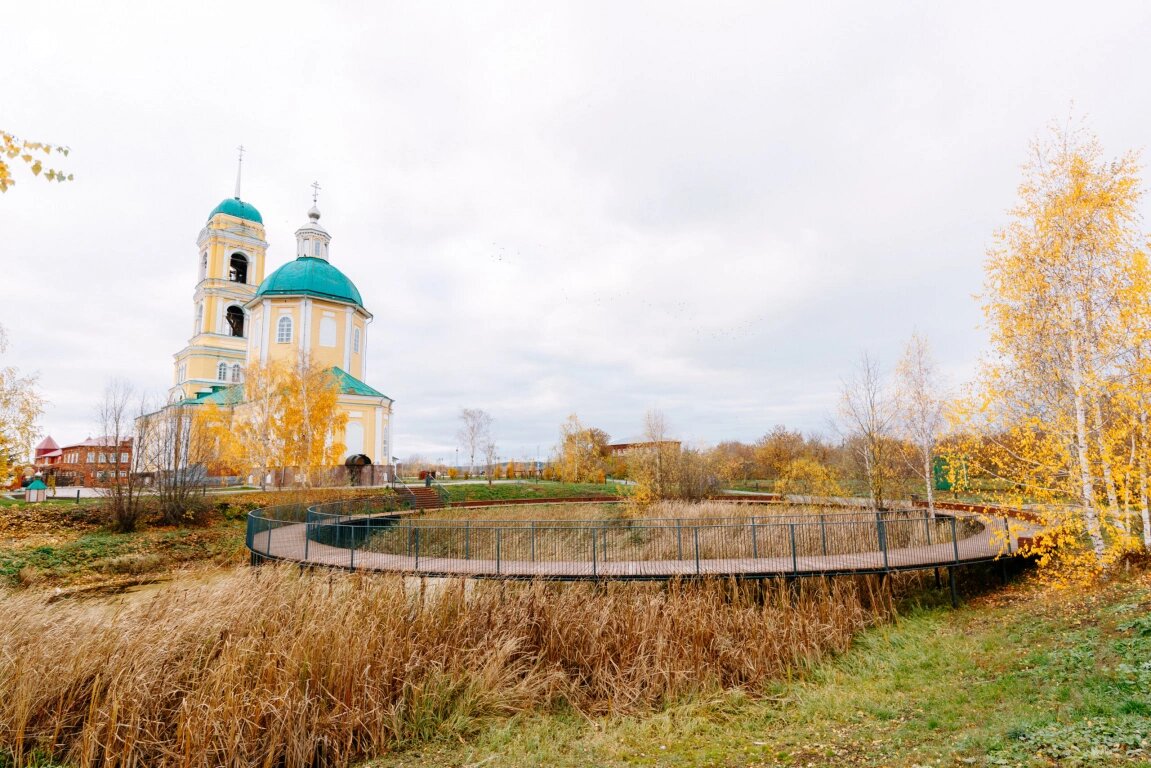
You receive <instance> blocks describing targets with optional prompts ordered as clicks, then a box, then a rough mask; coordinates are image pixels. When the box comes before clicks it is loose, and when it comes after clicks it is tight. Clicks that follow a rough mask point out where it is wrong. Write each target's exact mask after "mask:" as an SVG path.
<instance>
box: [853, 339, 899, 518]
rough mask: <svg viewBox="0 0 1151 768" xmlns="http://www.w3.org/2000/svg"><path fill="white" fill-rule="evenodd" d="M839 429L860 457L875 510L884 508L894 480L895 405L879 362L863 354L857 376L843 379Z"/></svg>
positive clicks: (855, 373)
mask: <svg viewBox="0 0 1151 768" xmlns="http://www.w3.org/2000/svg"><path fill="white" fill-rule="evenodd" d="M839 417H840V429H841V431H842V432H843V434H844V436H845V437H846V439H847V441H848V444H849V446H851V448H852V450H853V451H854V452H855V454H856V455H857V457H858V458H859V461H860V464H861V465H862V467H863V470H864V475H865V477H866V478H867V493H868V497H869V499H870V501H871V506H872V508H873V509H876V510H880V509H883V508H884V506H885V504H886V503H887V497H888V493H889V492H890V490H891V483H892V480H893V479H894V477H893V476H894V472H893V469H892V462H893V458H894V457H893V453H894V449H895V446H894V444H893V437H894V436H893V429H894V426H895V420H896V409H895V404H894V403H893V402H892V399H891V396H890V393H889V392H888V390H887V387H886V385H885V384H884V381H883V375H882V372H881V371H880V368H879V363H878V362H877V361H876V360H875V359H874V358H872V357H871V356H870V355H869V354H867V353H866V352H864V353H863V354H862V355H861V356H860V358H859V363H858V365H857V366H856V368H855V371H854V373H853V374H852V375H851V376H850V377H849V378H846V379H844V380H843V382H842V386H841V390H840V401H839Z"/></svg>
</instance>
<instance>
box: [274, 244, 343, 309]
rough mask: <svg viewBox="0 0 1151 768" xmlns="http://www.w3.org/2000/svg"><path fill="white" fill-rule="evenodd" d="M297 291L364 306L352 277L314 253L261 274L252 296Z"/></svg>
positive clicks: (298, 294)
mask: <svg viewBox="0 0 1151 768" xmlns="http://www.w3.org/2000/svg"><path fill="white" fill-rule="evenodd" d="M301 295H304V296H316V297H317V298H321V299H333V300H335V301H346V302H348V303H349V304H355V305H356V306H357V307H361V308H362V307H363V306H364V302H363V300H362V299H361V298H360V292H359V291H358V290H356V286H355V285H353V284H352V281H351V280H349V279H348V278H347V276H346V275H344V273H343V272H341V271H340V270H338V269H336V268H335V267H333V266H332V265H331V264H329V263H328V262H326V261H325V260H323V259H317V258H315V257H314V256H301V257H299V258H298V259H296V260H295V261H289V262H288V263H287V264H285V265H284V266H282V267H280V268H279V269H277V270H276V271H275V272H273V273H272V274H270V275H268V276H267V277H265V278H264V282H262V283H260V287H259V289H257V290H256V297H260V296H301Z"/></svg>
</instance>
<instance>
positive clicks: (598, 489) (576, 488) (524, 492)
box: [443, 481, 625, 501]
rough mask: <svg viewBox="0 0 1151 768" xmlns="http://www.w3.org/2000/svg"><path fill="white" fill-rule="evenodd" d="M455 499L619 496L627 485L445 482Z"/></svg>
mask: <svg viewBox="0 0 1151 768" xmlns="http://www.w3.org/2000/svg"><path fill="white" fill-rule="evenodd" d="M443 487H444V488H445V489H446V490H447V492H448V496H449V498H450V500H451V501H502V500H505V499H557V498H563V497H565V496H619V495H621V494H623V493H624V492H625V486H621V485H616V484H614V483H608V484H595V483H554V482H515V483H492V484H491V485H490V486H489V485H488V484H487V483H471V482H469V483H453V482H450V481H448V482H444V483H443Z"/></svg>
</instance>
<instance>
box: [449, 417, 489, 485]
mask: <svg viewBox="0 0 1151 768" xmlns="http://www.w3.org/2000/svg"><path fill="white" fill-rule="evenodd" d="M491 429H492V417H491V416H489V415H488V413H487V412H486V411H483V410H480V409H479V408H463V409H461V410H460V429H459V431H458V432H456V439H457V440H459V441H460V445H462V446H463V448H464V451H465V452H466V453H467V455H468V470H469V473H470V474H473V475H474V474H475V473H476V452H477V451H482V448H483V446H484V444H485V443H487V442H488V441H489V439H490V437H491Z"/></svg>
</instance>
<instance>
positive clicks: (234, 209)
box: [208, 197, 264, 224]
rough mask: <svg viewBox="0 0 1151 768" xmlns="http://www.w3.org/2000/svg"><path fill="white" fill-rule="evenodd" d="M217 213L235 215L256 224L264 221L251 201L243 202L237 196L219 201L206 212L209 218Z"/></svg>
mask: <svg viewBox="0 0 1151 768" xmlns="http://www.w3.org/2000/svg"><path fill="white" fill-rule="evenodd" d="M217 213H226V214H228V215H229V216H235V217H236V218H237V219H247V220H248V221H254V222H256V223H257V224H263V223H264V217H263V216H261V215H260V212H259V211H257V210H256V206H254V205H252V204H251V203H245V202H244V201H243V200H241V199H240V198H238V197H229V198H228V199H226V200H224V201H223V202H221V203H220V204H219V205H217V206H216V207H215V208H213V209H212V212H211V213H209V214H208V219H209V220H211V218H212V217H213V216H215V215H216V214H217Z"/></svg>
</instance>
